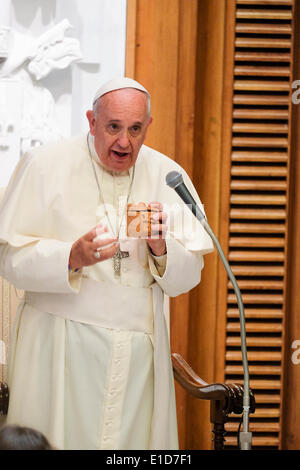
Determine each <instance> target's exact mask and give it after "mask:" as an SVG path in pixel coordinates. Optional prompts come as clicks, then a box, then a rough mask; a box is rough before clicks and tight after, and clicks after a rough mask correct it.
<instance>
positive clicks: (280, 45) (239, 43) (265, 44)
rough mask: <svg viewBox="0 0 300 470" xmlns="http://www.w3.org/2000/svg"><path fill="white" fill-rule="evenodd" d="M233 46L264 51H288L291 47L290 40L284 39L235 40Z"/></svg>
mask: <svg viewBox="0 0 300 470" xmlns="http://www.w3.org/2000/svg"><path fill="white" fill-rule="evenodd" d="M235 46H236V47H247V48H254V47H255V48H264V49H289V48H290V47H291V40H290V39H284V38H237V39H236V41H235Z"/></svg>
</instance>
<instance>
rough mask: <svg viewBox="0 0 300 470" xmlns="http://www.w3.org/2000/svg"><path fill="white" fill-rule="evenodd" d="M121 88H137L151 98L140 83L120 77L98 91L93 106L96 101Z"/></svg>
mask: <svg viewBox="0 0 300 470" xmlns="http://www.w3.org/2000/svg"><path fill="white" fill-rule="evenodd" d="M121 88H135V89H136V90H140V91H143V92H144V93H146V94H147V95H148V96H150V93H149V92H148V91H147V90H146V88H144V87H143V85H141V84H140V83H139V82H136V81H135V80H133V79H132V78H128V77H120V78H113V79H112V80H109V81H108V82H106V83H104V84H103V85H102V86H101V87H100V88H99V89H98V90H97V91H96V94H95V96H94V100H93V104H94V103H95V101H97V99H98V98H100V96H103V95H105V94H106V93H109V92H110V91H114V90H120V89H121Z"/></svg>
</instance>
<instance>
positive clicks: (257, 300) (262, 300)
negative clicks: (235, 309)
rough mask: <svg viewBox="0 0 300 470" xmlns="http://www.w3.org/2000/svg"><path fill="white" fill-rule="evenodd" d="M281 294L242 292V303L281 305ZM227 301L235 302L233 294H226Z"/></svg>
mask: <svg viewBox="0 0 300 470" xmlns="http://www.w3.org/2000/svg"><path fill="white" fill-rule="evenodd" d="M283 300H284V298H283V295H281V294H243V302H244V304H254V305H255V304H260V305H265V304H268V305H282V304H283ZM227 302H228V303H229V304H236V303H237V300H236V296H235V294H228V296H227Z"/></svg>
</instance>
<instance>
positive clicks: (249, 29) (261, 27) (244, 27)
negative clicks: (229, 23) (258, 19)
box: [235, 23, 292, 35]
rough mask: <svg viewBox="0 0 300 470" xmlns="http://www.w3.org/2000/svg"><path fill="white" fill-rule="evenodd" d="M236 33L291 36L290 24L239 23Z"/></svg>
mask: <svg viewBox="0 0 300 470" xmlns="http://www.w3.org/2000/svg"><path fill="white" fill-rule="evenodd" d="M235 31H236V33H243V34H245V33H250V34H253V33H254V34H271V35H274V34H291V32H292V27H291V25H290V24H268V23H261V24H259V23H237V24H236V26H235Z"/></svg>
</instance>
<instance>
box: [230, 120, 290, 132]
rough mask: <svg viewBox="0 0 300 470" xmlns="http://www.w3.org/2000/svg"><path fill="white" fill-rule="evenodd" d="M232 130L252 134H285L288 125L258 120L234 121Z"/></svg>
mask: <svg viewBox="0 0 300 470" xmlns="http://www.w3.org/2000/svg"><path fill="white" fill-rule="evenodd" d="M232 131H233V132H242V133H252V134H253V133H254V134H287V132H288V125H287V124H276V123H259V122H235V123H234V124H233V125H232Z"/></svg>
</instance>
